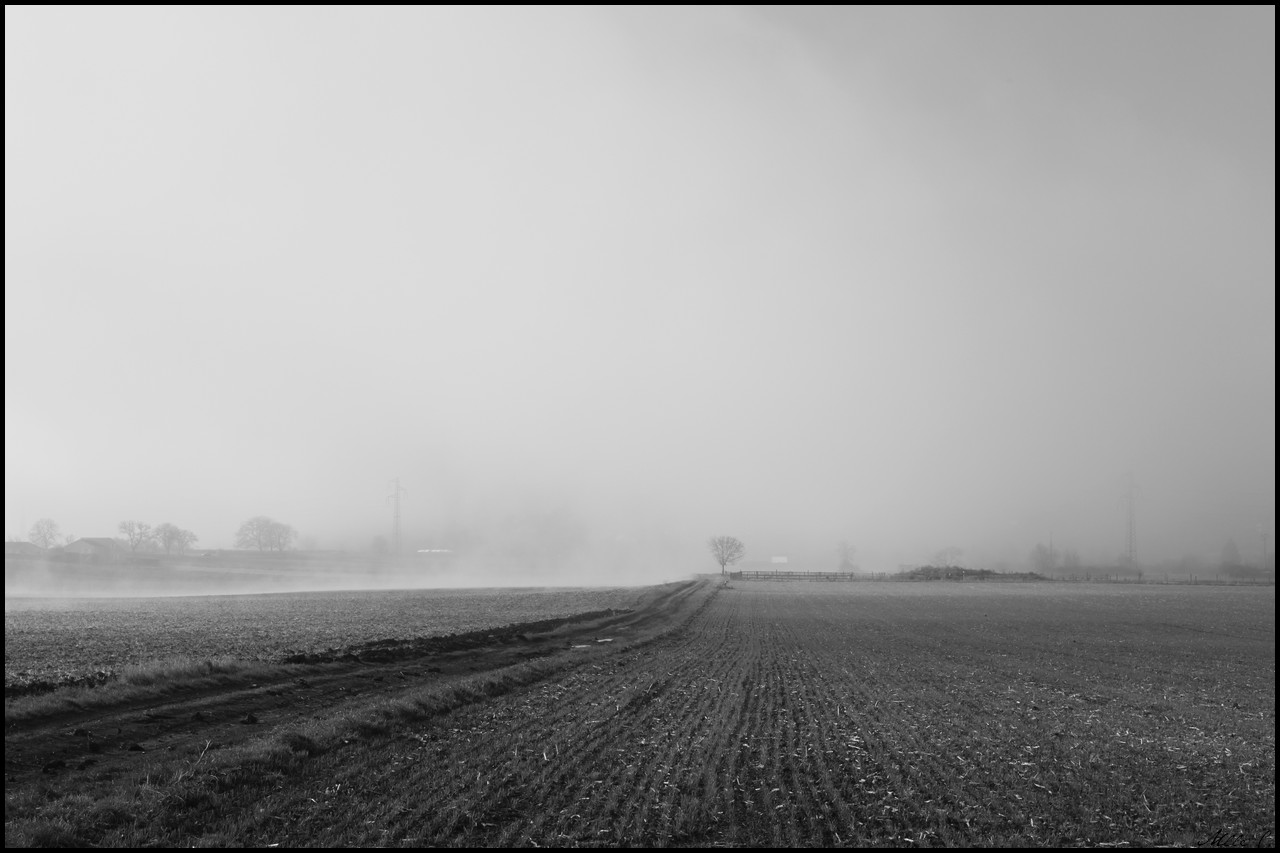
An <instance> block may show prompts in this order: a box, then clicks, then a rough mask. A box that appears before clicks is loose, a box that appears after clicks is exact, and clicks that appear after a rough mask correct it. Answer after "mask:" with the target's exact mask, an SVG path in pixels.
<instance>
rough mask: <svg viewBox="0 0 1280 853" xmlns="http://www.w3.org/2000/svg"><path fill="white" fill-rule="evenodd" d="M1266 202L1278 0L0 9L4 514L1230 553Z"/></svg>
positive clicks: (91, 520)
mask: <svg viewBox="0 0 1280 853" xmlns="http://www.w3.org/2000/svg"><path fill="white" fill-rule="evenodd" d="M1274 230H1275V10H1274V7H1272V6H1256V7H1224V8H1219V7H1181V6H1180V7H1129V8H1113V7H1096V6H1095V7H1087V8H1074V7H1070V8H1068V7H1052V8H1043V7H1034V8H1028V7H1023V8H1005V7H967V8H966V7H961V8H951V7H947V8H937V7H935V8H919V7H916V8H907V9H898V8H887V7H881V8H863V7H841V8H828V7H740V8H733V7H704V8H673V7H666V8H594V9H591V8H588V9H582V8H563V7H557V8H550V7H547V8H536V7H535V8H514V7H505V8H438V7H431V8H386V7H383V8H365V7H346V8H341V7H339V8H332V7H276V8H252V7H235V8H211V7H169V8H150V7H114V8H97V7H77V8H48V7H13V6H6V7H5V532H6V534H7V536H8V537H10V538H13V537H19V538H23V537H25V533H26V531H27V529H28V528H29V527H30V525H31V524H32V523H33V522H34V521H35V520H36V519H38V518H42V517H48V518H52V519H54V520H55V521H56V522H58V524H59V525H60V527H61V530H62V532H63V533H64V534H74V535H77V536H112V535H116V525H117V524H118V523H119V522H120V521H121V520H124V519H139V520H143V521H149V522H151V523H159V522H164V521H168V522H172V523H174V524H177V525H179V526H180V527H184V528H188V529H191V530H193V531H194V532H195V533H197V534H198V535H199V536H200V544H201V545H202V546H204V547H218V546H222V547H230V546H231V545H232V544H233V542H234V538H235V532H236V529H237V527H238V526H239V524H240V523H241V522H242V521H244V520H245V519H247V518H249V517H250V516H254V515H268V516H270V517H272V518H275V519H277V520H279V521H282V522H285V523H288V524H292V525H293V526H294V527H296V528H297V530H298V532H299V533H300V535H301V537H302V541H303V542H305V543H307V544H311V545H314V546H316V547H337V546H345V547H348V548H364V547H368V545H369V543H370V541H371V540H372V538H373V537H374V536H376V535H380V534H381V535H389V533H390V530H391V518H392V502H391V501H390V500H389V496H390V495H391V493H392V490H393V483H392V481H393V480H394V479H395V478H399V482H400V485H401V487H402V488H403V490H404V492H403V496H402V498H401V517H402V527H403V531H404V537H405V538H404V542H405V547H406V548H408V547H425V546H427V545H436V546H440V545H444V544H458V543H462V542H464V541H467V542H470V543H471V544H472V545H473V546H476V547H480V545H482V544H485V545H487V546H489V547H492V546H494V543H498V542H501V543H502V547H503V548H505V549H506V551H507V552H508V553H514V552H516V551H519V549H520V548H522V547H524V548H529V549H533V550H538V549H540V548H543V549H544V551H543V552H541V553H542V554H543V556H544V557H546V555H547V554H550V555H551V556H550V557H546V560H547V561H549V562H555V560H557V559H561V558H563V560H564V561H565V562H575V563H576V564H577V565H578V566H579V568H581V567H582V566H583V565H587V564H590V565H596V564H597V563H598V565H599V566H600V567H601V568H600V571H601V572H602V573H605V572H608V571H612V570H613V569H612V568H611V567H613V566H614V565H615V564H617V565H626V566H628V567H630V569H632V570H642V571H646V572H652V576H653V577H654V578H655V579H658V578H661V577H665V576H667V575H669V574H671V573H672V572H673V571H674V572H677V573H678V572H683V571H687V570H689V569H698V570H701V569H706V568H708V567H710V568H712V569H714V568H715V567H714V565H713V564H711V563H710V558H709V557H708V556H707V554H706V551H705V546H704V543H705V540H706V538H707V537H708V536H711V535H713V534H727V535H735V536H738V537H739V538H741V539H742V540H743V541H744V542H745V543H746V545H747V549H748V556H749V557H754V558H758V559H768V558H769V557H770V556H773V555H782V554H788V555H811V556H812V557H813V558H814V559H816V560H818V561H822V560H827V561H830V562H831V563H832V566H831V567H832V568H834V563H835V553H836V548H837V545H838V543H839V542H841V541H842V540H844V541H847V542H849V543H850V544H851V545H853V546H854V547H856V548H857V555H856V557H855V559H856V561H857V562H858V563H859V564H861V565H862V566H863V567H864V568H866V569H869V570H886V569H887V570H894V569H896V568H897V566H898V565H899V564H904V563H905V564H910V563H922V562H928V561H930V560H931V559H932V558H933V555H934V554H935V553H936V552H937V551H938V550H939V549H941V548H943V547H947V546H952V547H956V548H959V549H962V552H963V554H964V561H965V562H966V564H970V565H975V566H990V565H994V564H995V563H997V562H999V561H1007V562H1010V563H1019V562H1024V561H1025V560H1026V558H1027V555H1028V553H1029V552H1030V550H1031V549H1032V547H1033V546H1034V545H1035V544H1036V543H1037V542H1043V543H1048V542H1049V540H1050V539H1052V541H1053V543H1054V544H1055V546H1056V547H1059V548H1074V549H1076V550H1078V552H1079V553H1080V554H1081V556H1082V557H1083V558H1084V559H1085V560H1087V561H1089V560H1096V561H1109V562H1113V561H1114V560H1115V559H1116V557H1117V555H1120V554H1122V553H1124V551H1125V549H1126V544H1127V528H1128V518H1129V515H1128V512H1129V509H1128V508H1129V500H1128V491H1129V483H1130V478H1132V482H1133V483H1134V484H1135V486H1136V489H1135V492H1134V494H1135V500H1134V501H1133V506H1134V508H1135V511H1134V518H1135V521H1136V533H1137V546H1138V557H1139V560H1140V561H1142V562H1145V563H1156V562H1159V561H1163V560H1176V559H1179V558H1182V557H1184V556H1189V555H1198V556H1200V557H1201V558H1203V559H1205V560H1207V561H1209V562H1216V561H1217V560H1218V558H1219V556H1220V554H1221V551H1222V548H1223V546H1224V544H1225V543H1226V542H1227V541H1228V540H1234V541H1236V542H1237V544H1238V546H1239V549H1240V552H1241V554H1242V556H1243V557H1244V558H1245V559H1246V561H1251V562H1254V563H1257V562H1258V560H1259V558H1260V553H1261V542H1260V541H1259V540H1260V538H1261V534H1262V533H1263V532H1264V531H1265V532H1266V533H1267V535H1268V536H1269V537H1270V536H1273V534H1274V518H1275V475H1274V468H1275V287H1274V285H1275V243H1274ZM551 540H554V541H555V542H556V543H558V544H555V545H554V546H546V544H545V543H546V542H547V541H551ZM513 543H514V544H513ZM545 549H549V550H545ZM1251 555H1252V559H1251V558H1250V556H1251ZM593 561H595V562H593Z"/></svg>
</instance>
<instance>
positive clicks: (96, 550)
mask: <svg viewBox="0 0 1280 853" xmlns="http://www.w3.org/2000/svg"><path fill="white" fill-rule="evenodd" d="M62 553H64V554H74V555H76V556H78V557H83V558H87V559H91V560H115V559H118V558H120V557H123V556H125V555H126V554H127V553H128V548H126V547H125V546H123V545H121V543H119V542H117V541H116V540H114V539H110V538H108V537H106V536H87V537H85V538H83V539H77V540H76V541H74V542H72V543H71V544H70V545H66V546H63V548H62Z"/></svg>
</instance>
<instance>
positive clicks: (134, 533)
mask: <svg viewBox="0 0 1280 853" xmlns="http://www.w3.org/2000/svg"><path fill="white" fill-rule="evenodd" d="M117 529H118V530H119V531H120V532H121V533H123V534H124V538H125V539H127V540H128V541H129V550H130V551H137V550H138V549H139V548H145V547H146V546H147V543H149V542H151V541H152V540H153V539H155V533H154V532H153V531H152V530H151V525H150V524H147V523H146V522H145V521H122V522H120V526H119V527H118V528H117Z"/></svg>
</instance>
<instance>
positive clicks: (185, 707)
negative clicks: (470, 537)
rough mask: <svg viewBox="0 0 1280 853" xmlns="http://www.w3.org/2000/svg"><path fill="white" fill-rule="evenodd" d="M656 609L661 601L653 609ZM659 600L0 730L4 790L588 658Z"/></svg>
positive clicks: (643, 619) (358, 649) (308, 663)
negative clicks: (548, 662) (550, 660)
mask: <svg viewBox="0 0 1280 853" xmlns="http://www.w3.org/2000/svg"><path fill="white" fill-rule="evenodd" d="M665 598H666V597H665V596H664V597H663V599H665ZM662 603H663V602H662V599H660V600H659V601H656V602H650V603H649V606H645V607H642V608H639V609H637V610H612V609H610V610H600V611H593V612H590V613H583V614H579V615H576V616H570V617H563V618H557V619H548V620H543V621H539V622H530V623H523V624H517V625H508V626H505V627H501V628H492V629H487V630H479V631H471V632H467V633H463V634H456V635H449V636H441V637H425V638H417V639H410V640H396V639H388V640H379V641H374V642H368V643H361V644H359V645H355V646H350V647H347V648H345V649H342V650H334V651H331V652H325V653H320V654H303V655H293V656H290V657H288V658H286V659H284V660H282V661H279V663H281V664H283V666H281V667H280V671H279V672H278V674H273V675H270V676H257V677H254V678H253V679H252V680H249V679H248V678H246V679H244V680H243V681H242V682H241V683H234V682H233V683H230V684H221V685H216V686H211V687H210V686H201V687H194V686H193V687H191V688H189V689H187V690H185V691H183V692H180V693H178V694H177V695H167V696H164V697H162V698H158V699H157V698H154V697H151V698H145V699H141V700H133V701H122V702H121V703H119V704H115V705H110V706H106V707H102V706H98V707H93V708H86V709H75V708H69V709H68V710H66V711H59V712H57V713H52V714H49V715H47V716H44V717H40V718H34V719H25V720H21V721H16V722H14V723H12V724H6V726H5V750H4V758H5V786H6V788H8V787H10V786H14V787H20V786H22V785H23V784H26V783H32V782H34V781H35V780H36V779H37V778H41V777H44V778H47V776H46V775H45V774H49V775H55V776H57V775H63V774H73V773H76V772H83V771H90V770H91V771H93V772H94V774H95V775H96V776H98V777H99V778H102V777H103V776H104V775H107V774H110V775H114V773H115V772H116V771H123V770H127V769H128V768H129V767H132V766H136V765H137V764H138V763H139V762H140V761H143V760H145V758H146V756H147V755H148V754H149V753H155V752H174V751H178V752H183V751H187V752H189V751H191V750H193V749H194V750H195V751H197V752H199V751H200V750H201V749H202V748H204V749H208V748H226V747H230V746H235V745H237V744H239V743H242V742H245V741H248V740H250V739H252V738H253V737H255V736H257V735H259V734H261V733H262V730H263V728H264V727H271V728H276V727H280V726H287V725H289V724H291V723H301V722H303V721H305V720H310V719H318V718H324V717H331V716H335V715H337V714H339V713H340V712H341V710H342V708H343V706H344V705H347V704H352V703H355V702H357V701H360V702H363V701H368V700H370V699H373V698H379V697H380V698H386V699H391V698H394V697H395V696H396V694H398V693H402V692H407V691H410V690H413V689H417V688H421V687H423V686H427V685H431V686H445V685H448V684H449V683H451V682H456V681H460V680H462V679H464V678H467V677H469V676H473V675H475V674H477V673H483V672H488V671H493V670H497V669H501V668H503V667H506V666H510V665H512V664H517V663H520V662H523V661H529V660H533V659H536V658H547V657H551V656H555V655H573V654H576V653H577V650H578V649H581V648H583V646H595V645H596V643H597V641H601V640H602V639H612V638H611V637H609V638H602V637H601V635H602V634H604V633H611V634H622V635H624V636H625V635H626V634H629V633H631V632H633V631H637V630H639V629H642V628H644V627H646V626H654V625H657V624H659V623H661V622H662V621H664V619H663V616H664V614H663V609H664V608H663V607H661V604H662Z"/></svg>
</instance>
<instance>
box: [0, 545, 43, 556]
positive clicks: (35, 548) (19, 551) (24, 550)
mask: <svg viewBox="0 0 1280 853" xmlns="http://www.w3.org/2000/svg"><path fill="white" fill-rule="evenodd" d="M48 553H49V552H48V550H46V549H44V548H41V547H40V546H39V545H37V544H35V543H34V542H6V543H4V555H5V556H6V557H43V556H45V555H46V554H48Z"/></svg>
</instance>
